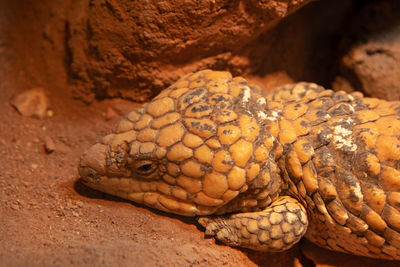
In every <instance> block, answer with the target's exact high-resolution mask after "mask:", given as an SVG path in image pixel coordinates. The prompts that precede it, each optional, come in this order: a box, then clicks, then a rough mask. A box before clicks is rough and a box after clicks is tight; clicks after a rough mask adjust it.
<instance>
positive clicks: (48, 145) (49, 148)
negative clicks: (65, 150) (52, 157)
mask: <svg viewBox="0 0 400 267" xmlns="http://www.w3.org/2000/svg"><path fill="white" fill-rule="evenodd" d="M44 148H45V150H46V152H47V153H49V154H50V153H52V152H53V151H54V150H56V145H55V144H54V141H53V139H51V137H50V136H47V135H46V137H45V138H44Z"/></svg>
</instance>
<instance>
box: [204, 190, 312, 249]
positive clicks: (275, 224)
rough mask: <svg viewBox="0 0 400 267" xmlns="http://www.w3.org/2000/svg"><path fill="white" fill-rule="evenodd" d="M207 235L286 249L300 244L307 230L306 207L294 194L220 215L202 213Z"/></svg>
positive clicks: (253, 246) (231, 242) (227, 241)
mask: <svg viewBox="0 0 400 267" xmlns="http://www.w3.org/2000/svg"><path fill="white" fill-rule="evenodd" d="M198 221H199V223H200V224H201V225H202V226H203V227H205V229H206V231H205V233H206V235H209V236H215V237H216V239H218V240H220V241H222V242H223V243H225V244H228V245H231V246H240V247H247V248H251V249H256V250H262V251H284V250H287V249H289V248H290V247H291V246H293V245H294V244H296V243H297V242H298V241H299V240H300V239H301V237H302V236H303V235H304V234H305V232H306V230H307V225H308V220H307V213H306V211H305V209H304V207H303V206H302V205H301V204H300V203H299V202H298V201H297V200H295V199H294V198H291V197H288V196H282V197H280V198H278V199H277V200H276V201H275V202H273V203H272V204H271V205H270V206H269V207H268V208H266V209H265V210H263V211H259V212H247V213H239V214H233V215H229V216H219V217H214V218H213V217H201V218H199V220H198Z"/></svg>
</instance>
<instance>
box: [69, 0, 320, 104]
mask: <svg viewBox="0 0 400 267" xmlns="http://www.w3.org/2000/svg"><path fill="white" fill-rule="evenodd" d="M309 2H312V1H310V0H296V1H289V0H270V1H244V2H243V3H242V2H241V1H239V2H236V1H226V0H225V1H187V0H177V1H149V2H146V1H127V0H123V1H106V3H107V4H104V3H102V2H96V1H94V2H93V3H92V4H90V5H88V6H87V8H81V6H79V5H76V6H77V10H75V12H74V11H71V14H73V15H72V16H71V18H69V19H68V26H69V27H68V28H67V32H66V36H67V39H66V41H65V44H66V49H67V54H69V55H71V56H70V57H69V58H68V61H67V68H68V73H69V74H70V78H72V79H73V80H74V81H76V82H77V83H78V84H79V85H80V86H79V90H76V91H75V92H74V96H75V97H77V98H79V99H82V100H84V101H85V102H90V101H91V100H93V97H94V96H96V97H99V98H103V99H104V98H110V97H122V98H125V99H130V100H133V101H138V102H143V101H146V100H149V99H150V98H151V97H154V96H155V94H156V93H157V92H160V90H162V89H164V88H166V87H167V86H168V84H171V83H172V82H174V81H176V80H177V79H178V78H179V77H180V76H181V75H182V74H184V73H188V72H192V71H197V70H200V69H204V68H218V69H228V70H232V69H229V68H228V66H227V65H228V62H231V59H234V58H235V54H237V51H240V50H241V48H243V47H244V46H246V45H247V44H249V43H251V42H252V41H254V40H255V39H257V37H258V36H259V35H260V34H261V33H263V32H265V31H266V30H268V29H270V28H272V27H274V26H275V25H276V24H277V22H279V21H280V20H282V19H283V18H285V17H287V16H288V15H290V14H292V13H293V12H295V11H296V10H298V9H300V8H301V7H303V6H304V5H306V4H308V3H309ZM78 7H79V10H78ZM77 18H85V19H77ZM72 55H73V56H72ZM244 57H247V55H244ZM257 57H258V58H259V57H260V56H259V54H257ZM196 61H197V62H196ZM249 62H251V61H249ZM245 67H246V68H247V67H248V66H245Z"/></svg>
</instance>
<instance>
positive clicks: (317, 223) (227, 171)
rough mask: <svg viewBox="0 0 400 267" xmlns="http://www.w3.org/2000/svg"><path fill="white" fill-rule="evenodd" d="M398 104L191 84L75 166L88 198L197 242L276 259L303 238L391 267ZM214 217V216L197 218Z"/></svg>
mask: <svg viewBox="0 0 400 267" xmlns="http://www.w3.org/2000/svg"><path fill="white" fill-rule="evenodd" d="M399 114H400V103H399V102H386V101H383V100H378V99H373V98H364V97H363V96H362V95H361V94H360V93H353V94H346V93H344V92H333V91H331V90H324V89H323V88H322V87H320V86H318V85H316V84H311V83H298V84H293V85H288V86H284V87H281V88H279V89H277V90H276V91H274V92H272V93H270V94H264V95H262V93H261V92H259V90H258V92H257V90H256V89H255V88H254V89H251V88H250V87H249V86H248V85H247V83H246V81H245V80H244V79H243V78H241V77H236V78H232V76H231V75H230V74H229V73H227V72H214V71H210V70H205V71H201V72H197V73H194V74H189V75H187V76H185V77H183V78H181V79H180V80H179V81H178V82H176V83H175V84H174V85H172V86H171V87H169V88H168V89H166V90H164V91H163V92H162V93H161V94H160V95H159V96H157V97H156V98H155V99H154V100H153V101H152V102H150V103H148V104H145V105H144V106H142V107H141V108H139V109H137V110H135V111H133V112H131V113H129V114H128V115H127V116H126V117H125V118H124V119H123V120H122V121H121V122H120V123H119V124H118V125H117V127H116V128H115V130H114V132H113V133H112V134H110V135H107V136H105V137H104V138H103V139H102V141H101V142H100V143H98V144H95V145H94V146H93V147H91V148H90V149H89V150H88V151H87V152H86V153H85V154H84V155H83V156H82V159H81V163H80V167H79V171H80V174H81V176H82V178H83V180H84V181H85V183H86V184H87V185H88V186H90V187H92V188H95V189H98V190H100V191H104V192H107V193H109V194H112V195H117V196H120V197H122V198H126V199H130V200H132V201H135V202H138V203H142V204H145V205H147V206H150V207H153V208H157V209H160V210H163V211H167V212H171V213H175V214H181V215H186V216H196V215H201V216H204V217H200V219H199V222H200V223H201V224H202V225H203V226H204V227H205V229H206V234H208V235H213V236H215V237H216V238H217V239H219V240H221V241H222V242H224V243H226V244H229V245H234V246H243V247H248V248H252V249H257V250H265V251H282V250H285V249H288V248H289V247H291V246H292V245H294V244H295V243H296V242H298V241H299V240H300V238H301V237H302V236H305V237H306V238H307V239H309V240H310V241H312V242H314V243H316V244H318V245H320V246H322V247H325V248H328V249H332V250H337V251H342V252H346V253H352V254H357V255H363V256H368V257H376V258H386V259H395V260H399V259H400V233H399V231H400V211H399V208H400V172H399V170H398V169H399V167H400V160H399V159H400V140H399V138H400V116H399ZM206 215H213V216H206Z"/></svg>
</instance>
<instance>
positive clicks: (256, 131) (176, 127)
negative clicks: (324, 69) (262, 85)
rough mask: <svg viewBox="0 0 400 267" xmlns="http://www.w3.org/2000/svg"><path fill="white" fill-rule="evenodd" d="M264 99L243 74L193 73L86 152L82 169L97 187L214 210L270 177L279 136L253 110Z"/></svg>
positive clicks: (172, 208)
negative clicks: (266, 167)
mask: <svg viewBox="0 0 400 267" xmlns="http://www.w3.org/2000/svg"><path fill="white" fill-rule="evenodd" d="M253 102H254V103H253ZM258 102H259V103H258ZM264 104H265V100H264V99H262V100H261V101H256V100H255V97H254V99H253V97H252V96H251V92H250V88H249V87H248V86H247V85H246V81H245V80H244V79H243V78H241V77H236V78H233V79H232V77H231V75H230V74H229V73H227V72H214V71H210V70H205V71H201V72H197V73H194V74H190V75H187V76H185V77H183V78H181V79H180V80H179V81H178V82H177V83H175V84H174V85H172V86H171V87H169V88H168V89H166V90H164V91H163V92H162V93H161V94H160V95H158V96H157V97H156V98H155V99H154V100H152V101H151V102H150V103H148V104H145V105H144V106H142V107H140V108H138V109H137V110H135V111H132V112H131V113H129V114H128V115H127V116H126V117H125V118H124V119H122V121H121V122H120V123H119V124H118V125H117V126H116V128H115V129H114V131H113V133H112V134H109V135H107V136H105V137H104V138H103V139H102V141H101V142H99V143H97V144H95V145H94V146H92V147H91V148H90V149H89V150H88V151H87V152H86V153H84V154H83V156H82V158H81V162H80V166H79V172H80V175H81V177H82V178H83V181H84V182H85V183H86V184H87V185H88V186H90V187H92V188H94V189H97V190H100V191H103V192H106V193H109V194H112V195H116V196H119V197H122V198H125V199H129V200H132V201H134V202H138V203H142V204H145V205H147V206H150V207H154V208H157V209H160V210H164V211H168V212H172V213H176V214H182V215H188V216H193V215H205V214H211V213H214V212H215V211H217V210H218V209H219V208H220V207H222V206H224V205H225V204H227V203H228V202H230V201H231V200H232V199H234V198H235V197H236V196H238V195H239V194H240V193H243V192H245V191H246V190H248V188H249V183H251V182H253V183H254V181H255V180H257V179H255V178H257V177H259V178H258V183H259V185H260V187H261V186H265V185H266V184H268V182H269V179H270V178H269V176H268V175H269V173H267V172H263V171H262V169H263V165H264V163H265V162H266V159H267V158H268V157H269V152H270V150H271V146H272V144H273V137H272V136H271V135H269V134H268V133H266V132H264V131H265V130H264V129H262V127H260V122H259V119H258V118H257V116H254V115H253V113H252V112H251V111H250V110H252V109H254V110H257V105H264ZM258 110H260V109H258ZM264 115H265V114H264ZM255 117H256V118H255ZM261 133H262V134H261ZM261 136H262V137H261Z"/></svg>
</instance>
